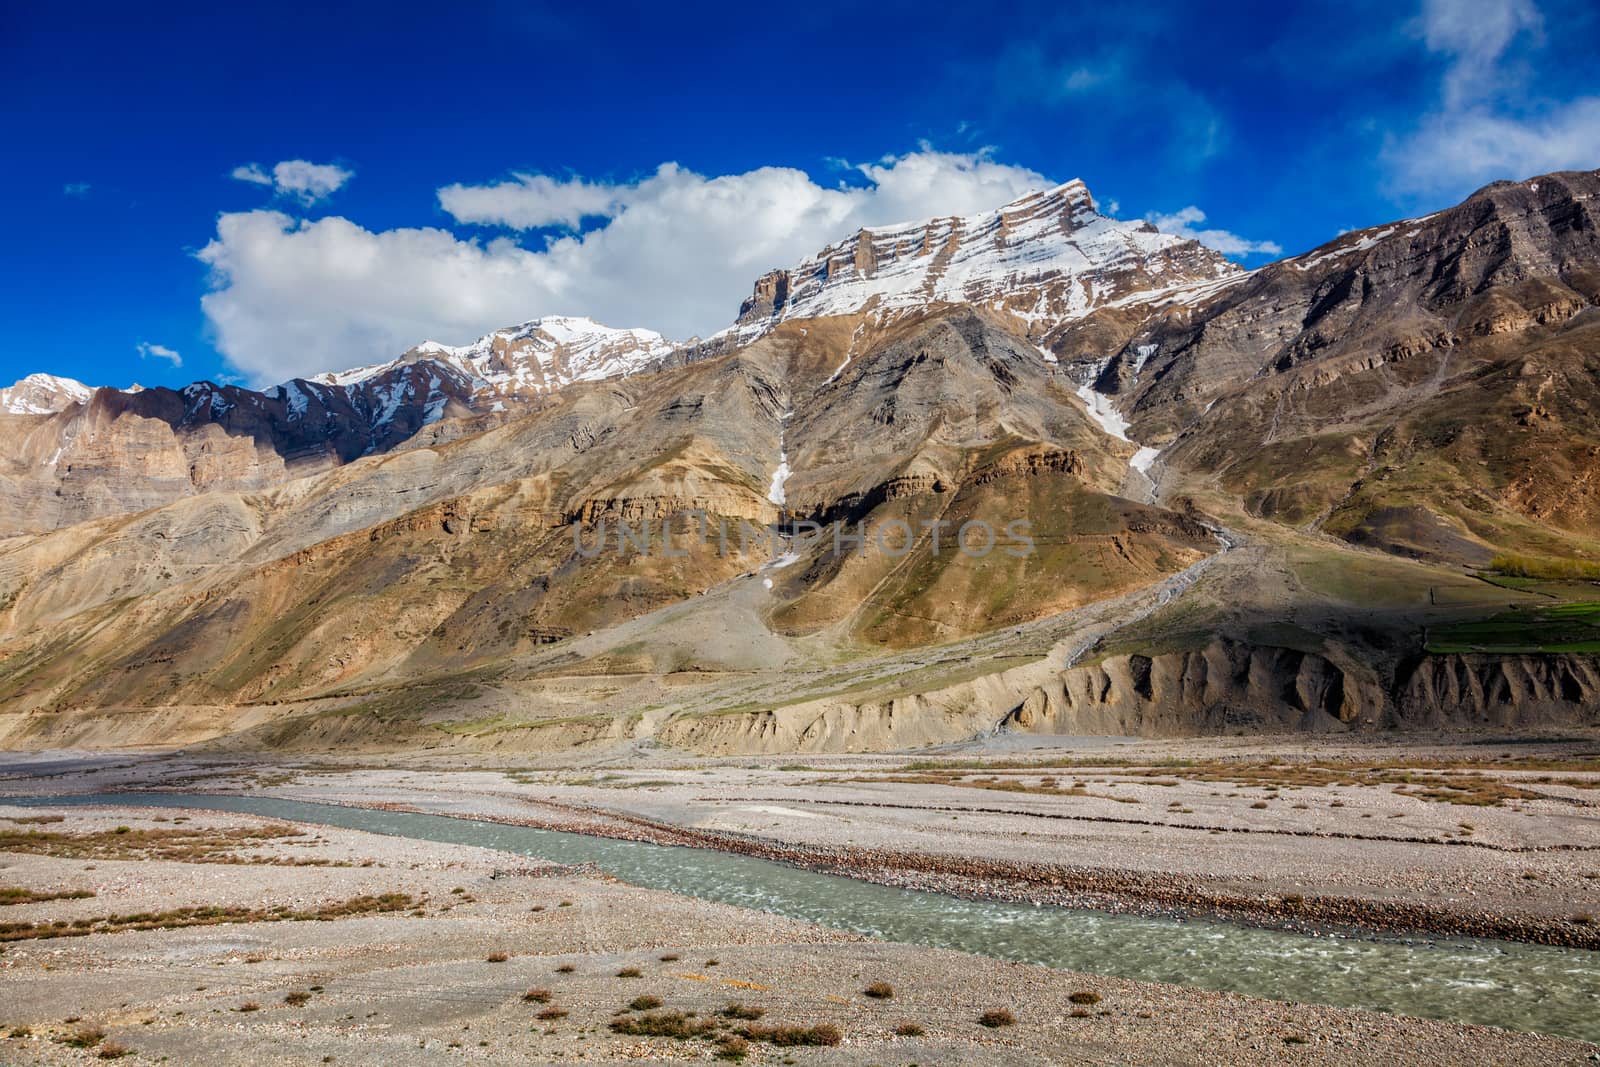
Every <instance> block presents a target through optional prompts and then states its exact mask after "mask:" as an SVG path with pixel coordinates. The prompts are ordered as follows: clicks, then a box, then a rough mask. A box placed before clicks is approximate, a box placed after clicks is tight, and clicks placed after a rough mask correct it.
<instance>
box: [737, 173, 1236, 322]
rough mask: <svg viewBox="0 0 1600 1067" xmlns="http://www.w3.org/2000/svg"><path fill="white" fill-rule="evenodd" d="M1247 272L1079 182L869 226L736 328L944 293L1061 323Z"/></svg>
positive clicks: (770, 283) (768, 295)
mask: <svg viewBox="0 0 1600 1067" xmlns="http://www.w3.org/2000/svg"><path fill="white" fill-rule="evenodd" d="M1242 273H1243V270H1242V268H1240V267H1239V266H1238V265H1236V264H1234V263H1232V262H1230V261H1229V260H1228V259H1227V258H1226V257H1224V256H1222V255H1221V254H1220V253H1217V252H1214V251H1212V250H1210V249H1208V248H1204V247H1202V246H1201V245H1199V244H1197V243H1196V242H1194V241H1192V240H1189V239H1187V238H1183V237H1178V236H1175V235H1172V234H1165V233H1162V232H1160V231H1159V230H1157V229H1156V228H1155V227H1154V226H1152V225H1151V224H1150V223H1148V222H1144V221H1125V220H1121V219H1114V218H1111V217H1109V216H1106V215H1102V214H1101V213H1100V212H1099V210H1098V208H1097V206H1096V205H1095V202H1094V198H1093V197H1092V196H1091V195H1090V193H1089V189H1088V187H1087V186H1086V185H1084V183H1083V182H1081V181H1071V182H1067V183H1065V184H1063V185H1058V186H1056V187H1055V188H1053V189H1048V190H1045V191H1043V192H1037V193H1029V194H1028V195H1026V196H1023V197H1020V198H1018V199H1016V200H1013V201H1012V202H1011V203H1009V204H1006V205H1005V206H1003V207H1000V208H998V209H995V210H993V211H985V212H980V213H978V214H976V215H969V216H966V217H956V216H946V217H940V218H931V219H924V220H922V221H919V222H911V223H903V224H899V225H894V226H882V227H872V228H867V229H861V230H858V231H857V232H856V233H855V234H853V235H852V236H850V237H847V238H845V239H844V240H843V241H839V242H837V243H836V244H832V245H829V246H828V247H827V248H824V249H823V250H822V251H820V252H818V253H817V254H816V255H814V256H811V257H809V258H808V259H806V260H804V261H803V262H801V263H800V264H798V265H796V266H795V267H792V268H789V269H783V270H776V271H772V272H770V273H768V274H766V275H764V276H763V277H762V278H761V279H760V280H758V281H757V282H756V286H755V291H754V293H753V294H752V295H751V297H750V299H748V300H746V301H745V303H744V305H743V306H742V307H741V308H740V309H739V320H738V322H737V323H736V324H735V325H734V327H733V328H732V332H733V333H735V335H736V336H737V340H738V341H739V342H740V343H745V342H748V341H750V340H753V339H754V338H755V337H758V336H760V335H761V334H763V333H765V332H766V331H767V330H770V329H772V328H773V327H774V326H776V325H777V324H778V323H780V322H783V321H786V320H788V319H799V318H813V317H818V316H824V315H846V314H853V313H856V312H861V311H873V310H894V309H897V308H907V307H915V306H920V305H926V304H929V303H937V302H949V303H956V302H965V303H972V304H983V305H988V306H991V307H994V308H996V309H997V310H1004V311H1007V312H1010V313H1011V314H1013V315H1015V316H1017V317H1019V318H1022V319H1024V320H1026V321H1028V322H1029V323H1033V322H1047V323H1049V324H1051V325H1054V324H1059V323H1062V322H1066V321H1070V320H1072V319H1075V318H1080V317H1082V316H1083V315H1085V314H1087V313H1088V312H1089V311H1091V310H1093V309H1094V308H1096V307H1099V306H1101V305H1103V304H1106V303H1110V302H1111V301H1113V300H1116V299H1118V298H1120V297H1125V296H1127V295H1128V294H1130V293H1134V292H1138V291H1142V290H1158V289H1164V288H1167V287H1170V286H1172V285H1174V284H1179V283H1189V282H1200V281H1206V280H1214V279H1218V278H1226V277H1229V276H1231V275H1235V274H1242Z"/></svg>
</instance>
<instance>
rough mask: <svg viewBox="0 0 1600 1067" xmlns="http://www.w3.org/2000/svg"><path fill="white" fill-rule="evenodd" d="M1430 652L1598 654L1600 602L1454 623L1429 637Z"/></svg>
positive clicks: (1599, 651)
mask: <svg viewBox="0 0 1600 1067" xmlns="http://www.w3.org/2000/svg"><path fill="white" fill-rule="evenodd" d="M1427 649H1428V651H1429V652H1499V653H1536V652H1594V653H1600V602H1593V601H1586V602H1578V603H1571V604H1555V605H1551V606H1550V607H1540V608H1527V609H1522V610H1517V611H1507V612H1502V613H1501V614H1498V615H1494V616H1491V617H1489V618H1486V619H1478V620H1474V621H1472V622H1462V623H1453V624H1451V625H1449V626H1441V627H1438V628H1436V629H1433V630H1431V631H1430V632H1429V633H1428V643H1427Z"/></svg>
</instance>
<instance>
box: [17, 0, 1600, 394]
mask: <svg viewBox="0 0 1600 1067" xmlns="http://www.w3.org/2000/svg"><path fill="white" fill-rule="evenodd" d="M575 6H576V5H561V6H552V7H549V8H541V7H539V6H537V5H533V4H517V3H509V2H508V3H484V4H477V3H471V2H462V3H456V4H453V5H449V6H448V7H440V6H439V5H436V4H432V5H426V6H416V7H408V5H405V4H403V3H402V4H382V5H379V4H345V5H337V7H336V10H333V11H329V10H324V9H323V7H322V6H321V5H312V4H280V5H215V4H203V5H202V4H195V5H159V9H155V8H151V7H147V6H134V7H130V6H128V5H115V6H112V5H104V6H102V5H96V4H93V3H90V4H80V5H75V6H67V5H23V4H11V5H7V6H6V7H5V9H4V10H3V11H0V90H3V98H4V100H5V101H6V103H5V108H4V111H3V112H0V114H3V116H4V117H3V122H4V131H3V133H4V143H5V144H6V146H7V156H8V158H10V159H11V161H12V162H11V164H10V165H9V166H7V167H5V168H0V191H3V192H4V194H5V196H6V198H7V201H8V202H9V203H10V204H11V205H12V208H11V210H10V211H8V212H6V213H5V216H4V220H3V221H0V316H3V322H4V327H5V329H6V333H7V343H6V344H5V345H4V347H3V350H0V382H8V381H10V380H12V379H13V378H17V377H20V376H22V375H23V374H26V373H29V372H33V371H49V372H52V373H59V374H64V375H68V376H71V377H76V378H79V379H82V380H85V381H88V382H90V383H91V384H110V385H124V384H127V383H129V382H132V381H135V380H137V381H140V382H143V383H144V384H147V385H148V384H169V385H177V384H182V383H185V382H188V381H191V380H194V379H198V378H210V379H213V380H240V381H246V382H251V383H256V384H264V383H268V382H272V381H277V380H281V379H283V378H287V377H289V376H291V375H293V374H306V373H313V372H315V371H318V370H326V369H339V368H343V367H348V366H354V365H359V364H362V363H368V362H373V361H376V360H381V359H387V358H391V357H392V356H393V355H396V354H398V352H399V350H400V349H402V348H404V347H406V346H407V345H409V344H410V343H412V342H415V341H420V340H422V339H424V338H427V337H433V338H435V339H438V340H442V341H446V342H453V343H460V342H463V341H466V340H469V339H470V338H471V337H472V336H475V335H476V334H478V333H481V332H484V331H486V330H488V329H491V328H493V327H495V326H499V325H504V324H507V323H509V322H513V321H519V320H522V319H526V318H532V317H535V316H538V315H542V314H563V313H564V314H591V315H593V316H595V317H597V318H600V319H602V320H603V321H607V322H610V323H612V324H613V325H620V326H648V327H652V328H656V329H659V330H661V331H662V332H664V333H667V334H668V335H669V336H674V337H681V336H685V335H687V334H688V333H692V332H698V333H705V332H709V331H711V330H714V329H716V328H717V327H718V326H719V325H722V324H725V323H726V322H727V321H728V320H730V319H731V318H732V316H733V314H734V312H735V310H736V308H737V305H738V301H739V299H740V298H741V297H742V296H743V295H744V293H745V291H746V290H747V287H748V284H749V282H750V281H751V280H753V279H754V277H755V276H756V275H757V274H759V273H761V272H762V271H763V270H765V269H767V268H769V267H772V266H778V265H782V264H785V263H788V262H792V261H793V260H794V259H796V258H799V257H800V256H802V255H804V254H806V253H807V252H810V251H813V250H814V249H815V248H816V247H819V246H820V245H821V244H823V243H826V242H827V241H829V240H832V239H836V238H837V237H840V236H843V235H844V234H845V233H847V232H850V231H851V230H853V229H854V228H855V227H856V226H859V225H863V224H866V225H871V224H882V223H887V222H891V221H899V220H901V219H902V218H915V217H922V216H925V215H931V214H944V213H952V212H955V211H958V210H959V211H965V210H977V209H980V208H983V207H993V206H998V204H999V203H1001V202H1003V201H1004V200H1006V199H1009V198H1010V196H1011V195H1013V194H1015V193H1018V192H1021V191H1024V190H1025V189H1026V188H1028V187H1031V186H1036V185H1040V184H1043V183H1045V182H1047V181H1048V182H1054V181H1065V180H1067V179H1070V178H1073V177H1081V178H1083V179H1084V180H1085V181H1087V182H1088V183H1089V186H1090V188H1091V190H1093V192H1094V194H1095V195H1096V197H1097V198H1098V200H1099V201H1100V202H1101V204H1102V205H1103V206H1104V207H1105V208H1107V209H1108V210H1110V209H1112V208H1113V207H1114V209H1115V211H1116V213H1118V214H1119V215H1121V216H1122V217H1125V218H1135V217H1152V218H1159V219H1164V220H1166V222H1167V223H1168V225H1172V224H1178V225H1183V226H1187V227H1188V228H1189V229H1190V230H1192V231H1195V232H1204V233H1205V239H1206V240H1207V241H1208V242H1210V243H1213V244H1216V245H1218V246H1219V247H1222V248H1224V249H1225V250H1231V251H1232V252H1233V253H1234V254H1235V255H1236V256H1238V257H1239V258H1241V259H1242V260H1243V261H1244V262H1246V263H1247V264H1258V263H1261V262H1265V261H1266V260H1268V259H1270V258H1273V253H1272V252H1271V251H1270V250H1271V249H1274V248H1280V249H1282V250H1283V252H1284V253H1286V254H1292V253H1295V252H1299V251H1303V250H1305V249H1307V248H1310V247H1313V246H1315V245H1317V244H1319V243H1321V242H1322V241H1324V240H1327V239H1329V238H1331V237H1333V236H1335V235H1336V234H1338V233H1339V232H1340V231H1341V230H1344V229H1349V228H1354V227H1361V226H1366V225H1373V224H1376V223H1379V222H1383V221H1386V220H1389V219H1392V218H1396V217H1400V216H1404V215H1410V214H1418V213H1423V212H1426V211H1431V210H1434V209H1437V208H1439V207H1441V206H1445V205H1447V204H1450V203H1453V202H1455V201H1456V200H1458V199H1460V198H1461V197H1462V196H1463V195H1465V194H1466V193H1469V192H1470V191H1471V190H1472V189H1474V188H1477V187H1478V186H1480V185H1482V184H1484V183H1485V182H1487V181H1489V180H1493V179H1497V178H1523V177H1528V176H1531V175H1533V174H1537V173H1542V172H1544V171H1548V170H1554V169H1562V168H1574V167H1584V168H1593V167H1596V166H1600V73H1597V71H1600V64H1596V63H1595V62H1594V56H1595V55H1596V53H1597V51H1600V13H1597V11H1596V9H1595V8H1594V7H1593V5H1591V4H1585V3H1570V4H1564V3H1559V2H1556V0H1429V2H1427V3H1423V4H1419V5H1416V6H1406V5H1404V4H1400V5H1396V4H1390V3H1367V2H1365V0H1353V2H1344V3H1337V4H1333V3H1329V4H1316V3H1313V4H1306V5H1282V4H1277V3H1274V4H1262V5H1250V4H1237V5H1218V6H1217V7H1218V8H1221V7H1224V6H1226V7H1227V10H1225V11H1223V10H1210V8H1212V5H1192V4H1187V3H1153V4H1146V5H1138V4H1125V5H1106V4H1097V5H1093V6H1084V7H1074V6H1071V5H1063V4H1061V3H1059V2H1057V3H1049V4H1026V3H1023V4H1008V3H984V4H981V5H951V6H949V7H944V8H941V7H940V5H929V4H925V3H916V4H911V3H906V4H900V3H880V4H877V5H859V6H858V5H853V4H851V5H843V4H841V5H830V4H824V3H817V4H810V5H788V6H782V7H778V8H760V7H756V8H752V7H750V6H748V5H739V6H729V7H726V8H722V9H718V8H715V7H709V6H702V7H697V8H695V9H694V10H693V11H692V12H691V11H688V10H687V9H685V10H674V9H673V7H672V6H670V5H643V6H638V7H631V6H629V5H626V4H610V5H592V6H591V9H589V10H585V11H575V10H572V8H574V7H575ZM1291 6H1293V10H1292V11H1286V10H1284V9H1285V8H1288V7H1291ZM1200 216H1204V220H1205V221H1203V222H1201V221H1198V220H1199V217H1200ZM1251 249H1257V250H1258V251H1253V252H1252V251H1250V250H1251ZM1259 249H1266V250H1267V251H1259ZM179 361H181V365H180V362H179Z"/></svg>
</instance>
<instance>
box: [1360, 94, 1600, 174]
mask: <svg viewBox="0 0 1600 1067" xmlns="http://www.w3.org/2000/svg"><path fill="white" fill-rule="evenodd" d="M1389 163H1390V166H1391V168H1392V173H1393V177H1394V181H1395V182H1396V184H1398V185H1399V186H1400V187H1401V188H1403V189H1407V190H1413V191H1419V192H1444V193H1463V192H1468V191H1470V190H1471V189H1474V188H1477V187H1479V186H1482V185H1485V184H1487V183H1488V182H1491V181H1495V180H1498V179H1502V178H1512V179H1519V178H1527V177H1531V176H1533V175H1536V174H1545V173H1547V172H1549V171H1555V170H1587V169H1592V168H1593V167H1595V166H1596V165H1597V164H1600V97H1594V96H1588V97H1580V98H1579V99H1576V100H1572V101H1570V102H1568V103H1567V104H1565V105H1563V106H1561V107H1558V108H1554V109H1551V110H1549V111H1547V112H1545V113H1543V114H1539V115H1533V116H1519V117H1510V116H1507V115H1503V114H1496V113H1495V112H1494V111H1493V110H1490V109H1487V108H1475V109H1473V110H1470V111H1463V112H1445V113H1443V114H1438V115H1432V116H1429V117H1428V118H1427V119H1426V120H1425V121H1424V122H1423V124H1422V126H1421V127H1420V128H1419V129H1418V130H1417V131H1416V132H1415V133H1414V134H1413V135H1412V136H1411V137H1410V138H1408V139H1407V140H1406V141H1405V142H1403V143H1401V144H1398V145H1396V146H1394V147H1393V148H1392V149H1391V151H1390V154H1389Z"/></svg>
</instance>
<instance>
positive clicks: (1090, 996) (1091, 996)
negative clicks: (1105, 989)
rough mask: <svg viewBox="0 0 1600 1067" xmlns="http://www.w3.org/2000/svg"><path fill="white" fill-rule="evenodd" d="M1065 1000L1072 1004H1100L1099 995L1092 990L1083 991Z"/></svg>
mask: <svg viewBox="0 0 1600 1067" xmlns="http://www.w3.org/2000/svg"><path fill="white" fill-rule="evenodd" d="M1067 999H1068V1000H1070V1001H1072V1003H1074V1004H1098V1003H1100V994H1099V993H1096V992H1094V991H1092V990H1088V989H1084V990H1080V991H1079V992H1077V993H1074V994H1072V995H1071V996H1070V997H1068V998H1067Z"/></svg>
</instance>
